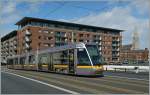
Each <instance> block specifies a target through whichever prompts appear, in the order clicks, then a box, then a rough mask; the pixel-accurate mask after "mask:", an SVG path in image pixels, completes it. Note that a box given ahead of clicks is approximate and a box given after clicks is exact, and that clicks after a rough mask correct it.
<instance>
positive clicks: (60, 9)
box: [0, 0, 150, 48]
mask: <svg viewBox="0 0 150 95" xmlns="http://www.w3.org/2000/svg"><path fill="white" fill-rule="evenodd" d="M149 9H150V2H149V0H97V1H94V0H82V1H81V0H74V1H71V0H68V1H67V0H55V1H52V0H0V35H1V36H4V35H6V34H7V33H9V32H11V31H13V30H16V29H17V26H16V25H15V23H16V22H17V21H19V20H21V19H22V18H23V17H25V16H28V17H37V18H43V19H50V20H58V21H67V22H74V23H80V24H86V25H93V26H100V27H108V28H115V29H121V30H124V32H122V42H123V44H130V43H132V36H133V32H135V31H137V32H138V34H139V37H140V41H139V44H140V48H150V47H149V35H150V31H149V22H150V20H149V16H150V14H149Z"/></svg>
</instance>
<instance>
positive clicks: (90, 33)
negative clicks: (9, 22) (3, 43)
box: [16, 17, 122, 63]
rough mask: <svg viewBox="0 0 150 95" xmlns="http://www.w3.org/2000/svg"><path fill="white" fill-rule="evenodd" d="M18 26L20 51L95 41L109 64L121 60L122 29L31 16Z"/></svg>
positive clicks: (19, 22) (22, 20)
mask: <svg viewBox="0 0 150 95" xmlns="http://www.w3.org/2000/svg"><path fill="white" fill-rule="evenodd" d="M16 25H17V26H18V33H17V38H18V45H17V53H18V54H22V53H26V52H30V51H36V50H37V49H39V50H40V49H45V48H48V47H55V46H60V45H65V44H67V43H73V42H84V43H89V42H94V43H97V44H98V47H99V50H100V54H102V56H103V57H104V60H105V61H106V62H107V63H118V62H120V47H121V43H122V36H121V32H122V30H117V29H111V28H104V27H97V26H89V25H83V24H76V23H70V22H61V21H54V20H46V19H40V18H32V17H24V18H23V19H21V20H20V21H18V22H17V23H16Z"/></svg>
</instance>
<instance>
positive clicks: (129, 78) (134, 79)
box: [104, 75, 149, 81]
mask: <svg viewBox="0 0 150 95" xmlns="http://www.w3.org/2000/svg"><path fill="white" fill-rule="evenodd" d="M104 76H108V77H118V78H126V79H134V80H144V81H149V80H147V79H139V78H129V77H120V76H111V75H104Z"/></svg>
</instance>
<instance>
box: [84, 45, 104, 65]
mask: <svg viewBox="0 0 150 95" xmlns="http://www.w3.org/2000/svg"><path fill="white" fill-rule="evenodd" d="M86 48H87V50H88V53H89V55H90V57H91V60H92V63H93V65H99V64H102V63H103V59H102V56H100V54H99V51H98V48H97V46H96V45H86Z"/></svg>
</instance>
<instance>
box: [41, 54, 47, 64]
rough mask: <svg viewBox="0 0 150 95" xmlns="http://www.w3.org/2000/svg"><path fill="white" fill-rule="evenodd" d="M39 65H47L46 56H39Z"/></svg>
mask: <svg viewBox="0 0 150 95" xmlns="http://www.w3.org/2000/svg"><path fill="white" fill-rule="evenodd" d="M39 63H40V64H48V57H47V56H41V57H40V61H39Z"/></svg>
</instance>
